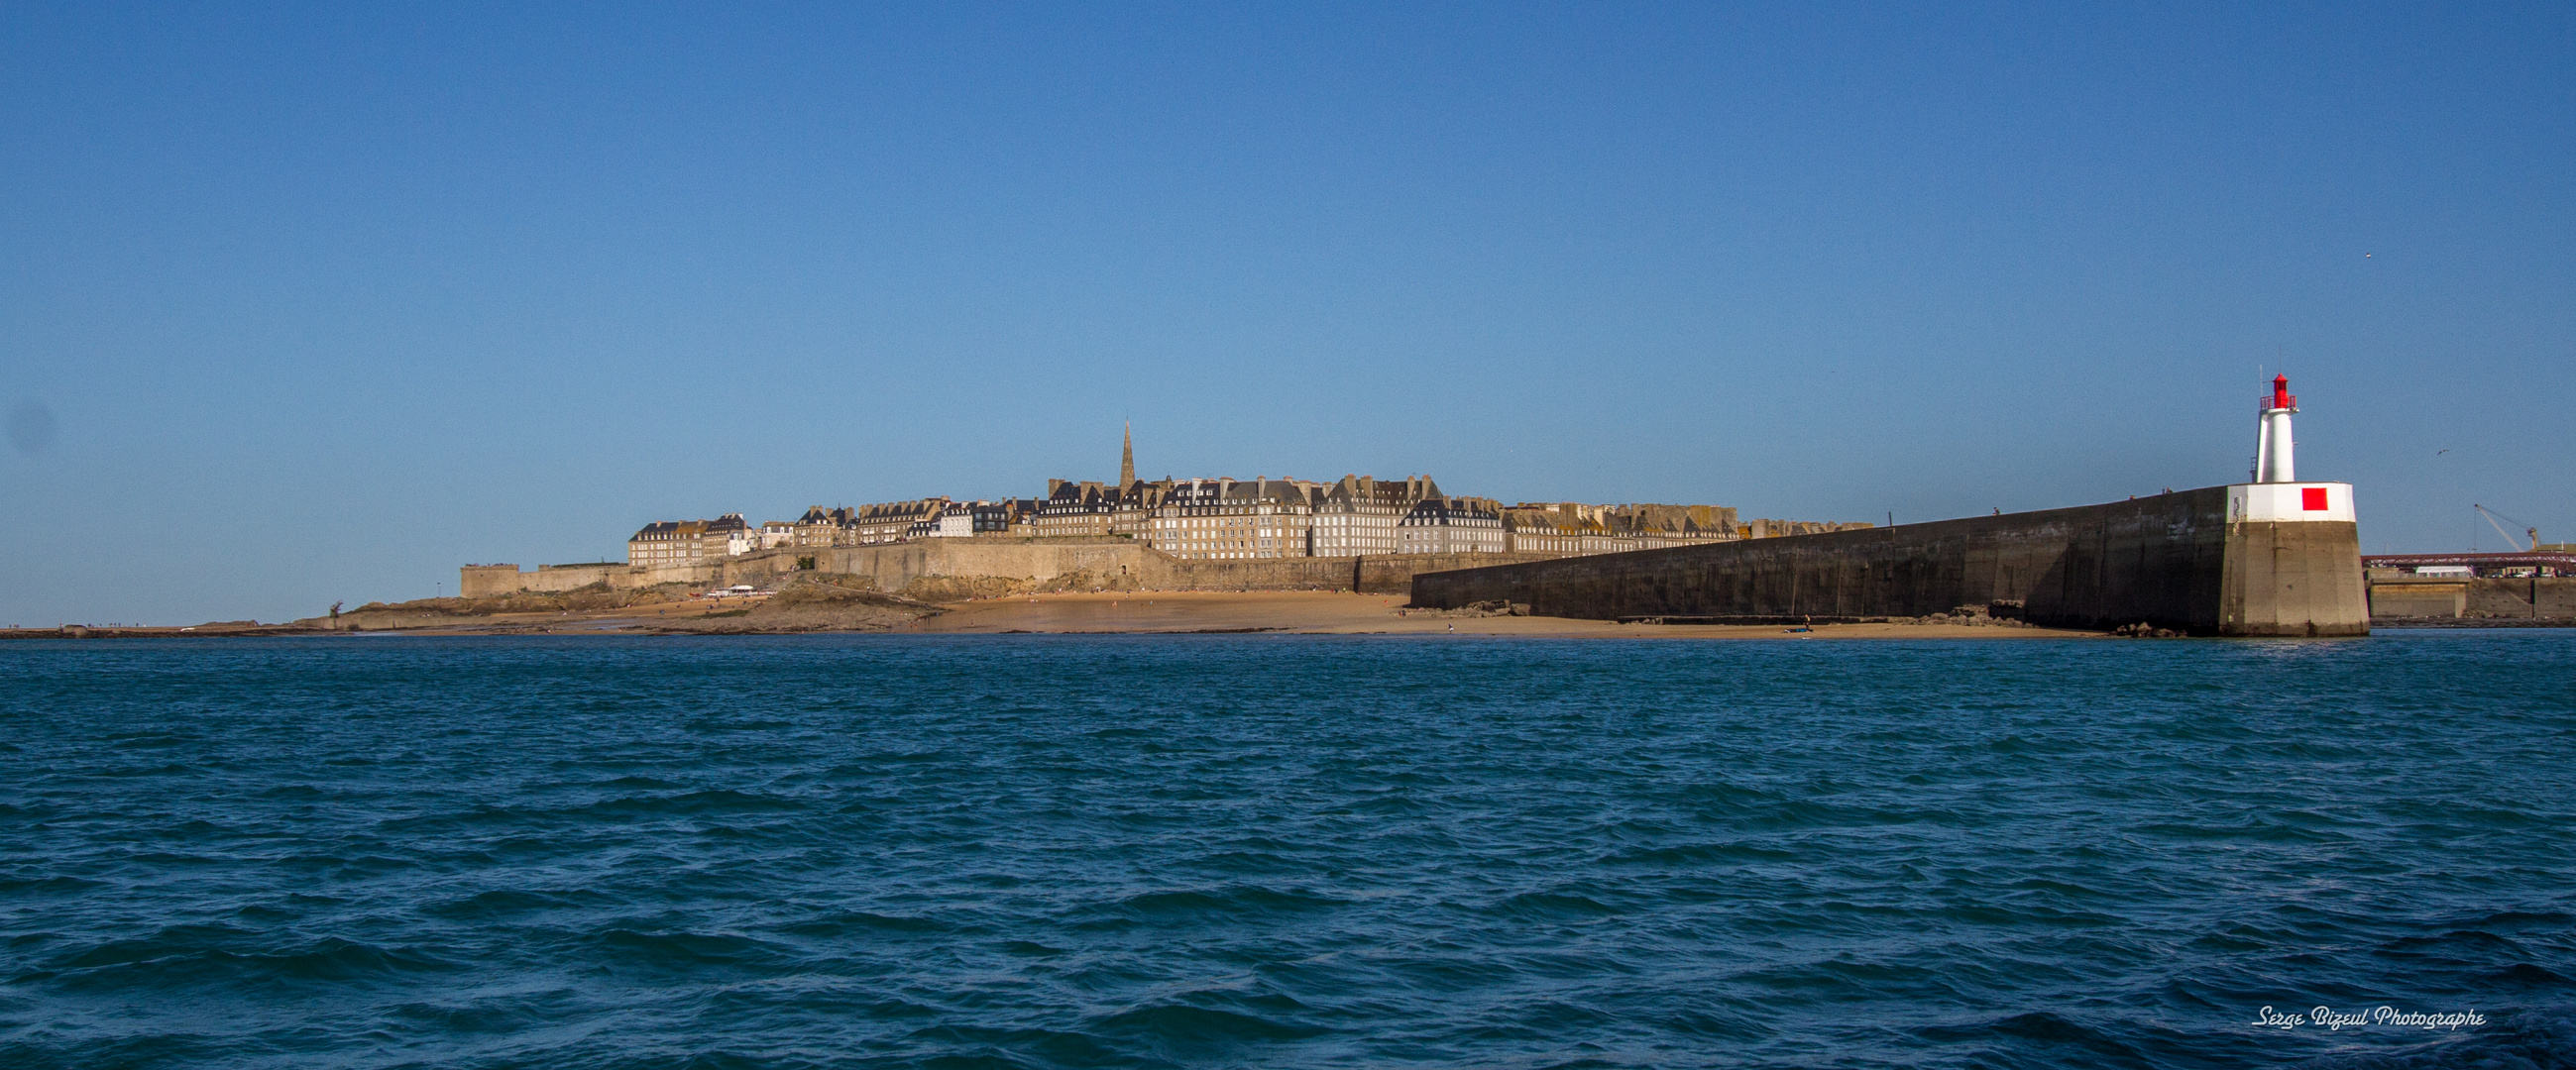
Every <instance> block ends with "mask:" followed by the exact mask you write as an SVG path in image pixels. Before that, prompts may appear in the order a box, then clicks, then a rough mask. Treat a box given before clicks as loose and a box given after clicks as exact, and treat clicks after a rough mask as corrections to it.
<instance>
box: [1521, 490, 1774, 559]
mask: <svg viewBox="0 0 2576 1070" xmlns="http://www.w3.org/2000/svg"><path fill="white" fill-rule="evenodd" d="M1502 521H1503V528H1504V533H1505V536H1506V538H1505V546H1506V547H1507V548H1508V549H1509V550H1511V551H1512V552H1514V553H1535V554H1617V553H1626V552H1628V551H1631V550H1660V549H1663V548H1665V547H1669V546H1689V545H1692V544H1695V543H1702V542H1718V541H1723V540H1727V539H1733V538H1737V537H1738V532H1737V531H1736V529H1735V510H1734V509H1733V508H1731V507H1728V506H1721V505H1584V504H1582V503H1579V502H1522V503H1520V504H1519V505H1515V506H1513V507H1511V508H1509V509H1505V510H1502Z"/></svg>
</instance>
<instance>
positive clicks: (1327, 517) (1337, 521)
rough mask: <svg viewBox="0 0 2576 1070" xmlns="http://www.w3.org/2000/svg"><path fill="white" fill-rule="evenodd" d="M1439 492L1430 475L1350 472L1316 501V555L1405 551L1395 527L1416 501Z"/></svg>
mask: <svg viewBox="0 0 2576 1070" xmlns="http://www.w3.org/2000/svg"><path fill="white" fill-rule="evenodd" d="M1439 493H1440V487H1439V485H1438V484H1436V483H1433V482H1432V481H1431V477H1430V476H1415V477H1413V478H1411V479H1407V480H1405V481H1403V482H1401V483H1398V482H1395V481H1393V480H1382V479H1373V478H1371V477H1368V476H1354V475H1345V476H1343V477H1342V478H1341V480H1340V481H1339V482H1336V483H1334V484H1332V485H1331V486H1329V487H1326V488H1324V491H1323V493H1322V494H1321V495H1319V496H1318V497H1317V498H1316V500H1315V524H1314V528H1315V551H1314V556H1316V557H1362V556H1366V555H1370V554H1392V553H1401V552H1403V551H1402V550H1401V549H1400V547H1401V546H1402V545H1403V540H1402V539H1400V538H1399V537H1398V536H1397V534H1396V528H1397V527H1398V526H1399V525H1400V524H1401V523H1402V522H1403V520H1404V516H1405V514H1406V513H1409V512H1411V511H1412V510H1413V506H1414V503H1416V502H1419V501H1422V500H1423V499H1425V498H1431V497H1436V496H1438V495H1439Z"/></svg>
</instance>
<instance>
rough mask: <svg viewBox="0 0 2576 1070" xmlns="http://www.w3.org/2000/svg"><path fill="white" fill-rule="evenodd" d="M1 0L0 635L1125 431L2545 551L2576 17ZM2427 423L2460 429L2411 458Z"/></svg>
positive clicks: (1323, 460) (1000, 488)
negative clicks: (2242, 494)
mask: <svg viewBox="0 0 2576 1070" xmlns="http://www.w3.org/2000/svg"><path fill="white" fill-rule="evenodd" d="M528 7H529V6H528V5H508V6H494V7H488V8H475V7H472V6H469V5H465V4H438V5H421V6H417V7H410V8H401V7H394V6H391V5H382V6H378V5H316V6H305V7H298V6H283V5H278V6H251V5H241V6H234V7H221V6H204V5H192V6H172V7H121V6H114V5H108V4H87V3H85V4H79V5H58V6H44V5H35V4H12V5H8V6H7V7H5V8H0V408H5V409H6V412H7V415H8V420H9V430H10V435H9V440H8V444H7V446H6V447H5V448H0V495H4V496H5V499H6V502H7V507H8V513H9V517H10V520H11V523H10V524H9V525H8V526H7V530H6V532H5V534H0V554H5V555H6V558H7V560H8V561H9V562H10V564H9V565H8V567H7V573H6V579H5V582H0V624H9V623H16V624H48V625H49V624H53V623H56V622H58V621H93V622H106V621H143V622H155V623H194V622H197V621H201V620H209V619H233V618H240V617H257V618H259V619H262V620H275V619H283V618H288V617H293V616H302V615H309V614H312V613H315V612H319V611H320V610H322V609H323V608H325V607H327V606H328V605H329V604H330V603H331V602H332V601H334V600H337V599H347V600H349V601H351V602H352V603H353V604H354V603H356V602H359V601H365V600H371V599H388V600H391V599H399V598H409V597H420V596H426V595H429V594H431V593H433V591H434V590H436V589H437V588H438V586H439V585H442V584H443V585H444V589H445V590H446V591H448V592H451V593H452V592H453V591H454V590H455V587H454V584H455V575H456V573H455V567H456V566H457V565H458V564H460V563H463V562H467V561H478V562H479V561H516V562H519V563H522V564H527V565H534V564H537V563H541V562H569V561H584V560H597V559H600V558H603V557H609V558H614V557H616V556H618V555H620V554H621V553H622V552H623V549H624V538H625V536H626V535H627V534H628V533H629V532H631V531H632V530H633V529H635V528H636V527H638V526H639V525H641V524H643V523H645V522H647V521H651V520H656V519H675V518H685V517H694V516H712V515H714V514H716V513H719V512H728V511H738V512H742V513H744V514H746V515H747V516H749V517H750V518H751V519H752V520H754V521H758V520H762V519H772V518H789V517H792V516H793V515H794V514H795V513H796V512H798V511H800V510H802V509H803V508H804V507H805V506H807V505H811V504H826V505H830V504H845V503H846V504H857V503H862V502H870V501H882V500H889V499H896V498H908V497H918V496H923V495H930V494H948V495H953V496H958V497H1003V496H1012V495H1027V494H1032V493H1036V492H1038V491H1039V490H1041V489H1042V488H1043V485H1044V481H1045V480H1046V479H1047V478H1048V477H1050V476H1060V477H1068V478H1091V479H1100V478H1108V477H1111V476H1113V475H1114V474H1115V472H1116V468H1115V466H1116V463H1117V446H1118V429H1119V425H1120V423H1121V421H1125V420H1132V421H1134V423H1135V427H1136V436H1137V451H1138V465H1139V468H1140V471H1141V472H1142V473H1143V474H1145V475H1147V476H1149V477H1154V476H1162V475H1174V476H1184V477H1186V476H1195V475H1234V476H1245V477H1249V476H1254V475H1270V476H1281V475H1293V476H1301V477H1307V478H1324V479H1329V478H1334V477H1338V476H1340V475H1341V474H1343V473H1345V472H1360V473H1373V474H1376V475H1379V476H1386V477H1402V476H1406V475H1410V474H1414V473H1419V472H1428V473H1430V474H1432V475H1434V476H1435V477H1437V478H1438V479H1439V481H1440V483H1441V485H1442V486H1443V488H1445V489H1447V490H1449V491H1451V492H1453V493H1467V494H1482V495H1490V496H1494V497H1500V498H1504V499H1507V500H1561V499H1576V500H1584V501H1603V502H1621V501H1655V502H1692V503H1696V502H1712V503H1718V504H1725V505H1733V506H1737V507H1739V508H1740V509H1742V510H1743V511H1744V514H1745V515H1746V516H1747V517H1752V516H1769V517H1795V518H1807V519H1851V520H1879V521H1883V520H1885V519H1886V516H1887V514H1889V513H1893V514H1894V515H1895V518H1896V519H1897V520H1898V521H1899V522H1904V521H1908V520H1930V519H1937V518H1943V517H1952V516H1961V515H1967V514H1973V513H1984V512H1986V511H1988V510H1989V509H1992V508H2003V509H2005V510H2008V511H2009V510H2016V509H2032V508H2045V507H2051V506H2058V505H2069V504H2077V503H2083V502H2092V501H2101V500H2108V499H2113V498H2119V497H2125V496H2127V495H2130V494H2137V493H2145V492H2151V491H2154V490H2157V489H2159V488H2162V487H2166V486H2173V487H2186V486H2205V485H2210V484H2217V483H2225V482H2231V481H2236V480H2239V479H2241V478H2243V476H2244V473H2245V470H2246V468H2247V467H2248V459H2249V456H2250V454H2251V452H2252V449H2253V442H2254V428H2255V420H2254V402H2255V398H2256V397H2257V395H2258V394H2259V393H2260V391H2261V389H2262V383H2263V381H2264V380H2266V379H2267V378H2268V377H2269V376H2270V375H2271V374H2272V373H2273V372H2275V371H2280V370H2285V369H2286V371H2287V372H2288V374H2289V375H2290V376H2291V377H2292V380H2293V385H2294V387H2295V388H2296V390H2297V392H2298V393H2299V394H2300V396H2301V399H2302V403H2303V405H2304V407H2305V409H2306V412H2305V415H2303V416H2302V417H2301V421H2300V434H2299V449H2300V454H2299V456H2300V461H2301V475H2302V476H2303V477H2305V478H2310V479H2340V480H2349V481H2351V482H2353V483H2355V484H2357V485H2358V488H2359V489H2358V492H2357V494H2358V498H2359V501H2360V505H2361V510H2362V527H2363V539H2364V543H2365V545H2366V547H2367V548H2368V549H2369V550H2371V551H2374V552H2377V551H2381V550H2387V549H2399V550H2408V549H2422V550H2437V549H2457V548H2465V547H2467V546H2469V545H2470V544H2471V542H2472V540H2473V539H2475V540H2476V541H2477V545H2479V546H2482V547H2484V548H2487V549H2495V548H2498V547H2499V545H2500V543H2501V540H2500V539H2498V538H2497V537H2496V536H2495V534H2494V533H2493V532H2492V531H2490V530H2487V529H2486V528H2485V527H2484V526H2483V525H2479V524H2477V523H2476V521H2475V520H2474V518H2473V514H2472V513H2471V512H2470V508H2469V507H2470V504H2471V503H2472V502H2480V503H2484V504H2486V505H2487V506H2489V507H2490V508H2494V509H2498V510H2502V511H2503V512H2505V513H2506V514H2508V515H2512V516H2516V517H2520V518H2522V519H2524V520H2526V521H2529V522H2532V523H2536V524H2538V525H2540V527H2541V528H2542V533H2543V537H2544V538H2552V537H2553V536H2554V537H2555V538H2576V505H2571V502H2570V496H2569V492H2568V488H2569V482H2568V479H2567V476H2566V473H2567V472H2568V471H2570V470H2571V467H2576V445H2572V444H2571V439H2572V438H2576V436H2571V435H2570V432H2571V430H2576V419H2571V417H2570V415H2569V413H2570V411H2571V407H2570V405H2569V404H2568V402H2567V401H2566V400H2565V395H2566V393H2567V390H2568V387H2567V385H2566V373H2567V372H2568V370H2569V369H2570V368H2571V367H2576V301H2571V299H2570V298H2571V296H2576V264H2571V252H2576V247H2571V243H2570V238H2571V237H2576V226H2571V224H2576V137H2571V135H2576V65H2572V64H2571V61H2572V60H2576V9H2571V8H2568V7H2566V6H2564V5H2534V6H2508V5H2492V4H2482V5H2463V6H2458V7H2447V8H2446V7H2434V6H2423V5H2409V6H2388V7H2364V6H2358V5H2340V4H2339V5H2326V6H2314V7H2289V6H2268V5H2266V6H2260V7H2257V6H2255V5H2210V6H2200V7H2189V6H2182V5H2152V6H2140V7H2134V8H2121V9H2114V8H2107V7H2104V6H2100V5H2067V6H2063V7H2046V6H2014V7H1987V8H1973V9H1972V8H1965V7H1961V8H1957V9H1951V8H1947V7H1937V6H1928V5H1887V6H1824V5H1781V6H1776V7H1754V6H1745V7H1712V6H1706V5H1688V6H1673V7H1653V6H1644V5H1583V6H1507V5H1495V4H1461V5H1454V6H1440V5H1403V6H1397V5H1382V4H1373V5H1353V6H1344V7H1327V6H1314V5H1301V6H1263V7H1256V6H1249V5H1246V6H1237V7H1228V6H1219V5H1173V6H1161V7H1157V6H1145V5H1037V6H1030V7H985V6H938V7H932V6H924V5H880V6H876V7H860V6H856V5H833V6H816V7H797V6H788V5H757V6H751V5H746V6H737V7H718V6H713V5H708V6H697V7H641V6H628V5H599V6H595V7H572V6H555V7H546V8H545V9H543V10H533V11H532V10H529V9H528ZM2446 450H2447V451H2448V452H2443V451H2446Z"/></svg>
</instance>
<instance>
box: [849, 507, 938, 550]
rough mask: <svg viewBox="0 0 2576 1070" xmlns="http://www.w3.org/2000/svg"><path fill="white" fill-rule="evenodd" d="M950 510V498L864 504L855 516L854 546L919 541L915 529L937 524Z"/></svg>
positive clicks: (853, 526) (852, 520)
mask: <svg viewBox="0 0 2576 1070" xmlns="http://www.w3.org/2000/svg"><path fill="white" fill-rule="evenodd" d="M947 511H948V499H947V498H944V497H941V498H920V499H916V500H913V501H908V502H882V503H879V504H876V505H862V506H860V507H859V508H858V509H857V510H856V515H854V516H853V517H851V523H850V532H851V535H852V541H851V543H850V544H851V545H856V546H871V545H874V544H877V543H881V542H902V541H904V540H905V539H910V538H916V537H917V536H916V535H915V532H914V526H915V525H917V524H920V523H921V522H922V521H925V520H928V521H934V522H935V521H937V520H938V519H939V514H941V513H944V512H947Z"/></svg>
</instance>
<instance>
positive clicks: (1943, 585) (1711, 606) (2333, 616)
mask: <svg viewBox="0 0 2576 1070" xmlns="http://www.w3.org/2000/svg"><path fill="white" fill-rule="evenodd" d="M2228 493H2229V489H2228V488H2226V487H2206V488H2202V489H2199V490H2189V491H2181V492H2177V493H2172V494H2162V495H2156V496H2153V497H2148V498H2138V499H2133V500H2130V501H2122V502H2111V503H2108V504H2104V505H2088V506H2079V507H2075V508H2070V509H2050V510H2044V511H2040V512H2032V513H2012V514H2007V515H2002V516H1982V517H1969V518H1966V519H1961V520H1944V521H1938V522H1934V523H1928V524H1906V525H1902V526H1899V527H1892V528H1872V529H1867V530H1860V531H1838V532H1831V533H1826V534H1817V535H1795V536H1789V537H1786V538H1777V539H1752V540H1746V541H1741V542H1726V543H1713V544H1709V545H1705V546H1686V547H1679V548H1675V549H1669V550H1641V551H1637V552H1634V553H1624V554H1605V555H1600V556H1595V557H1577V558H1568V559H1563V560H1556V561H1546V562H1539V563H1534V564H1524V565H1512V566H1505V567H1499V568H1481V569H1470V570H1465V571H1459V572H1442V573H1434V574H1425V575H1421V576H1417V577H1416V578H1415V579H1414V583H1413V604H1414V605H1416V606H1423V607H1429V608H1439V609H1454V608H1458V607H1460V606H1465V605H1468V604H1470V603H1475V602H1484V601H1501V602H1526V603H1529V604H1530V606H1531V607H1532V611H1533V612H1536V613H1539V614H1542V615H1547V616H1562V617H1584V618H1593V619H1609V620H1615V619H1620V618H1631V617H1755V618H1772V617H1819V618H1826V617H1900V616H1902V617H1919V616H1929V615H1931V614H1935V613H1943V612H1947V611H1949V610H1951V609H1953V608H1955V607H1959V606H1988V605H1994V604H2002V605H2004V606H2006V607H2007V608H2008V610H2012V611H2017V612H2018V614H2019V615H2020V616H2022V617H2023V618H2024V619H2027V620H2029V621H2031V622H2033V623H2036V624H2044V625H2051V626H2056V627H2069V628H2096V629H2108V628H2115V627H2119V626H2121V625H2126V624H2135V623H2146V624H2151V625H2154V626H2156V627H2159V628H2171V629H2175V630H2180V631H2187V632H2190V633H2193V634H2199V635H2363V634H2367V633H2368V632H2369V629H2370V623H2369V609H2368V606H2367V604H2366V602H2365V600H2364V594H2363V589H2362V571H2361V547H2360V540H2359V537H2358V534H2357V532H2356V530H2355V528H2354V526H2353V524H2352V523H2351V522H2349V521H2340V522H2320V521H2307V522H2295V523H2273V522H2236V523H2230V522H2229V519H2228Z"/></svg>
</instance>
